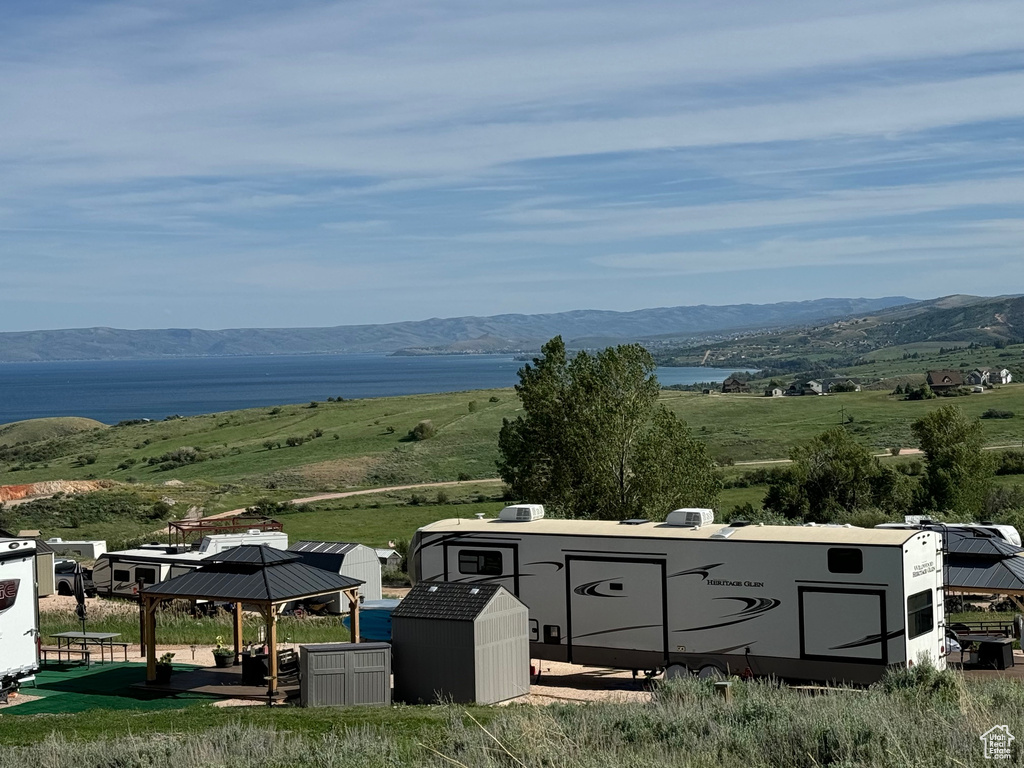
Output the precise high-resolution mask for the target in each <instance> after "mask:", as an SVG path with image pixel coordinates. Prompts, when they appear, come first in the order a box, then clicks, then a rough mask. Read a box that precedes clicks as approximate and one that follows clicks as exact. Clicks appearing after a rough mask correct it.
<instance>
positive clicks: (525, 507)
mask: <svg viewBox="0 0 1024 768" xmlns="http://www.w3.org/2000/svg"><path fill="white" fill-rule="evenodd" d="M543 517H544V505H543V504H517V505H515V506H514V507H505V508H504V509H503V510H501V513H500V514H499V515H498V519H499V520H504V521H505V522H506V523H529V522H532V521H534V520H540V519H541V518H543Z"/></svg>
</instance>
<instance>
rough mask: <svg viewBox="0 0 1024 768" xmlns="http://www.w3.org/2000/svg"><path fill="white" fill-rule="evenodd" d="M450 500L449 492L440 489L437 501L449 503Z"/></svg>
mask: <svg viewBox="0 0 1024 768" xmlns="http://www.w3.org/2000/svg"><path fill="white" fill-rule="evenodd" d="M448 501H449V499H448V494H447V493H445V492H444V491H438V492H437V503H438V504H447V503H448Z"/></svg>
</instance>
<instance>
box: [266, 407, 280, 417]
mask: <svg viewBox="0 0 1024 768" xmlns="http://www.w3.org/2000/svg"><path fill="white" fill-rule="evenodd" d="M280 412H281V408H280V407H274V408H271V409H270V410H269V411H268V413H269V414H270V415H271V416H277V414H279V413H280Z"/></svg>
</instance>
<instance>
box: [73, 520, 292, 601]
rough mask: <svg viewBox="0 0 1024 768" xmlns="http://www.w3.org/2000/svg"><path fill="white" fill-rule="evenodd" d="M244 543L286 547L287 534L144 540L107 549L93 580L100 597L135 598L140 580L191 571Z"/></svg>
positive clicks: (156, 579) (151, 581) (155, 580)
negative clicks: (184, 541) (183, 541)
mask: <svg viewBox="0 0 1024 768" xmlns="http://www.w3.org/2000/svg"><path fill="white" fill-rule="evenodd" d="M243 544H265V545H266V546H268V547H274V548H275V549H286V548H287V547H288V536H287V534H285V533H282V532H281V531H258V530H251V531H247V532H245V533H225V534H216V535H213V536H206V537H204V538H203V539H202V540H201V541H200V542H199V545H198V547H197V548H195V549H192V548H190V547H186V546H184V545H170V546H168V545H166V544H147V545H145V546H142V547H139V548H137V549H125V550H121V551H119V552H106V553H104V554H102V555H100V558H99V560H97V561H96V565H95V566H94V567H93V572H92V580H93V583H94V584H95V586H96V591H97V593H98V594H100V595H102V596H103V597H127V598H135V597H137V596H138V593H139V582H140V581H141V582H142V584H143V585H145V586H149V585H151V584H159V583H160V582H161V581H166V580H167V579H173V578H174V577H175V576H181V575H182V574H184V573H188V572H189V571H193V570H195V569H196V568H198V567H199V566H200V565H202V564H203V559H204V558H206V557H209V556H210V555H216V554H220V553H221V552H224V551H225V550H228V549H231V548H232V547H240V546H242V545H243Z"/></svg>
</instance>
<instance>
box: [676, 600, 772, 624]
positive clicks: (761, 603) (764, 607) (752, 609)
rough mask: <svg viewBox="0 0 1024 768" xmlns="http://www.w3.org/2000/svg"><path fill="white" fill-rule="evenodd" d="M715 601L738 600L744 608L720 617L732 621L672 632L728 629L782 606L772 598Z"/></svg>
mask: <svg viewBox="0 0 1024 768" xmlns="http://www.w3.org/2000/svg"><path fill="white" fill-rule="evenodd" d="M715 600H739V601H740V602H741V603H744V604H745V605H744V607H743V608H741V609H740V610H739V611H737V612H736V613H729V614H726V615H725V616H722V617H721V618H723V619H732V620H731V621H722V622H719V623H718V624H706V625H705V626H703V627H687V628H685V629H673V630H672V631H673V632H697V631H698V630H701V629H718V628H719V627H729V626H732V625H733V624H742V623H743V622H744V621H750V620H751V619H756V618H757V617H758V616H763V615H764V614H766V613H768V611H772V610H775V609H776V608H778V607H779V606H780V605H782V601H781V600H776V599H775V598H774V597H746V596H736V597H716V598H715Z"/></svg>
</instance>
